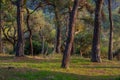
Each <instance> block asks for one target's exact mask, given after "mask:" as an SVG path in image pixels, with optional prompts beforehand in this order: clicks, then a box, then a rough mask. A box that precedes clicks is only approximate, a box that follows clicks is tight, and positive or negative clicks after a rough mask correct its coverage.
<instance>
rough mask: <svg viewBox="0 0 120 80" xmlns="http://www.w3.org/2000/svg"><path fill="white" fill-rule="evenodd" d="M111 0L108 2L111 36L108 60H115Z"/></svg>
mask: <svg viewBox="0 0 120 80" xmlns="http://www.w3.org/2000/svg"><path fill="white" fill-rule="evenodd" d="M111 6H112V5H111V0H108V10H109V21H110V34H109V48H108V60H112V59H113V53H112V49H113V41H112V38H113V20H112V11H111Z"/></svg>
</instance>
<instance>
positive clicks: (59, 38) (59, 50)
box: [55, 7, 61, 53]
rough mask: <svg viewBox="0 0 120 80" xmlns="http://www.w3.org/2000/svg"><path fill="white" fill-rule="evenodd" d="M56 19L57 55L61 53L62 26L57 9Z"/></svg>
mask: <svg viewBox="0 0 120 80" xmlns="http://www.w3.org/2000/svg"><path fill="white" fill-rule="evenodd" d="M55 18H56V53H61V25H60V19H59V15H58V10H57V8H56V7H55Z"/></svg>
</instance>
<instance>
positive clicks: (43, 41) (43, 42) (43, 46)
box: [41, 36, 45, 54]
mask: <svg viewBox="0 0 120 80" xmlns="http://www.w3.org/2000/svg"><path fill="white" fill-rule="evenodd" d="M41 53H42V54H44V53H45V39H44V36H42V52H41Z"/></svg>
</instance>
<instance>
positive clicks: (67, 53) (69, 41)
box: [61, 0, 80, 68]
mask: <svg viewBox="0 0 120 80" xmlns="http://www.w3.org/2000/svg"><path fill="white" fill-rule="evenodd" d="M79 1H80V0H74V5H73V9H72V12H71V14H70V18H69V31H68V36H67V41H66V46H65V51H64V53H63V59H62V65H61V67H62V68H69V61H70V54H71V49H72V44H73V42H74V31H75V21H76V15H77V11H78V6H79Z"/></svg>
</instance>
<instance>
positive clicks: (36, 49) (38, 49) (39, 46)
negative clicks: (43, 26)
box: [25, 40, 42, 55]
mask: <svg viewBox="0 0 120 80" xmlns="http://www.w3.org/2000/svg"><path fill="white" fill-rule="evenodd" d="M32 44H33V54H34V55H36V54H39V53H40V52H41V50H42V44H41V43H40V42H39V41H34V40H33V42H32ZM29 45H30V44H29V43H28V41H27V42H26V45H25V54H26V55H29V54H30V53H29V51H30V50H29V49H30V48H29Z"/></svg>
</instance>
